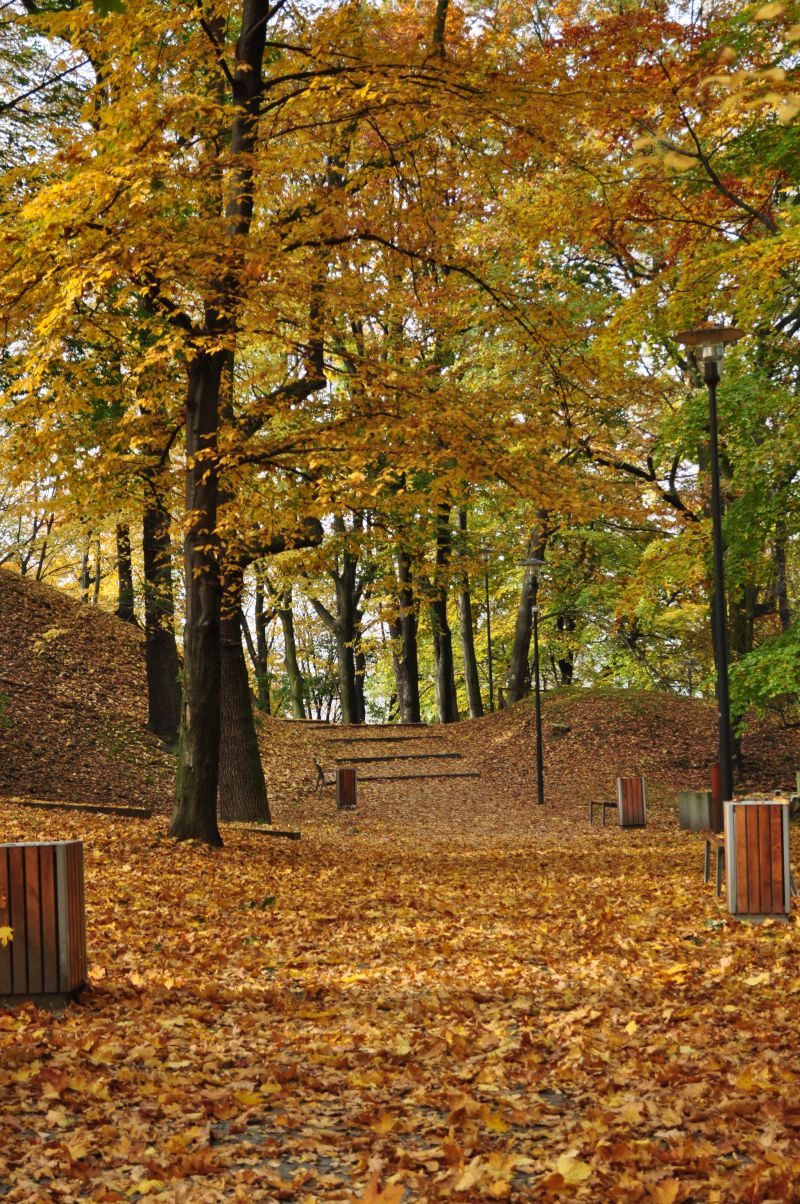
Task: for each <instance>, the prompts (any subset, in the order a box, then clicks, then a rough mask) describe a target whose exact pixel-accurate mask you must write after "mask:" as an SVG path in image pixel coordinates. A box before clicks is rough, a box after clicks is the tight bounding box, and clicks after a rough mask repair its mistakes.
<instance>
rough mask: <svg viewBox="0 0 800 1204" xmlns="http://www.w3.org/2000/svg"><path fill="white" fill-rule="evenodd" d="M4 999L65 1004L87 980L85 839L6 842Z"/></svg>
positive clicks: (2, 866)
mask: <svg viewBox="0 0 800 1204" xmlns="http://www.w3.org/2000/svg"><path fill="white" fill-rule="evenodd" d="M2 900H5V902H3V903H2V905H0V928H4V927H8V928H11V929H12V933H13V935H12V939H11V941H10V942H9V943H8V945H5V946H4V945H2V944H0V1005H3V1004H5V1005H9V1004H15V1003H21V1002H23V1001H24V1000H26V999H30V1000H33V1002H34V1003H38V1004H41V1005H42V1006H44V1007H50V1008H60V1007H63V1005H64V1004H65V1003H66V1002H67V1001H68V1000H69V999H71V998H72V997H73V996H74V995H75V994H76V992H77V991H79V990H80V988H81V987H82V986H83V985H84V983H85V981H86V909H85V903H84V893H83V842H82V841H80V840H55V841H49V842H42V843H32V842H31V843H28V842H25V843H20V844H4V845H0V901H2Z"/></svg>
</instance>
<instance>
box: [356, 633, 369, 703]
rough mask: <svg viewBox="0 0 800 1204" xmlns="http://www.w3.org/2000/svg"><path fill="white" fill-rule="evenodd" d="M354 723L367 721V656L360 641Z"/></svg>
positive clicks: (357, 650)
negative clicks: (365, 689) (365, 686)
mask: <svg viewBox="0 0 800 1204" xmlns="http://www.w3.org/2000/svg"><path fill="white" fill-rule="evenodd" d="M358 626H359V630H360V627H361V616H360V615H359V617H358ZM355 658H356V723H366V722H367V702H366V698H365V695H364V684H365V681H366V676H367V657H366V654H365V653H364V649H363V648H362V647H361V641H360V640H359V642H358V644H356V651H355Z"/></svg>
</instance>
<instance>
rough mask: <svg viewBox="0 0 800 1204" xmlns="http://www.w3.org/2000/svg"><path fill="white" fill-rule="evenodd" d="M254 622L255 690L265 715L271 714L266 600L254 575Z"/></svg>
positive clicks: (262, 587)
mask: <svg viewBox="0 0 800 1204" xmlns="http://www.w3.org/2000/svg"><path fill="white" fill-rule="evenodd" d="M255 622H256V664H255V674H256V690H257V693H258V705H259V706H260V708H261V710H262V711H264V712H265V714H267V715H270V714H271V713H272V710H271V706H270V697H269V667H268V665H267V652H268V647H269V645H268V643H267V599H266V593H265V590H264V582H263V581H262V580H261V577H260V576H259V574H258V573H256V601H255Z"/></svg>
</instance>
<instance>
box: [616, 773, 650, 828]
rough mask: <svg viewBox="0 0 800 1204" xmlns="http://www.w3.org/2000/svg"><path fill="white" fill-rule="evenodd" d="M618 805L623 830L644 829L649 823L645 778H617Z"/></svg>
mask: <svg viewBox="0 0 800 1204" xmlns="http://www.w3.org/2000/svg"><path fill="white" fill-rule="evenodd" d="M617 805H618V807H619V826H620V827H621V828H643V827H644V826H645V825H646V823H647V791H646V788H645V784H644V778H617Z"/></svg>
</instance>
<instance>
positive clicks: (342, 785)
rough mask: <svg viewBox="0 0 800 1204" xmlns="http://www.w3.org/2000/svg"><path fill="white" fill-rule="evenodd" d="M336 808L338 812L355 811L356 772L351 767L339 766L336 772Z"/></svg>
mask: <svg viewBox="0 0 800 1204" xmlns="http://www.w3.org/2000/svg"><path fill="white" fill-rule="evenodd" d="M336 807H337V810H339V811H355V809H356V771H355V768H354V766H352V765H340V766H338V768H337V770H336Z"/></svg>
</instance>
